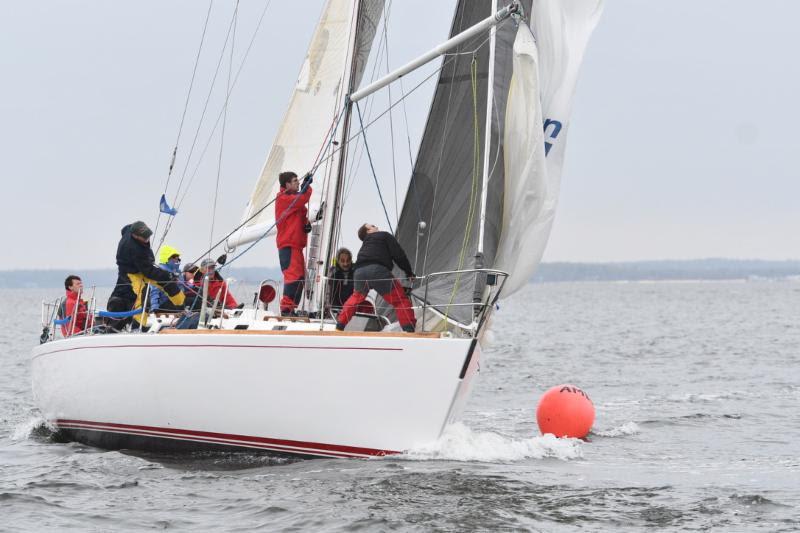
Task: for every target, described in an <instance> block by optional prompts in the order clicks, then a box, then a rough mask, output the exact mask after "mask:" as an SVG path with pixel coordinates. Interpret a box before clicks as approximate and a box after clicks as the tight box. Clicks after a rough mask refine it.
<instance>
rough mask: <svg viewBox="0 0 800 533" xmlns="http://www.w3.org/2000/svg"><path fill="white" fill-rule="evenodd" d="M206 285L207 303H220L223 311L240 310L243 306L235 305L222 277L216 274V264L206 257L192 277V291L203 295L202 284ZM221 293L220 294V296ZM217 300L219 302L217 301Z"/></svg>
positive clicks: (234, 300)
mask: <svg viewBox="0 0 800 533" xmlns="http://www.w3.org/2000/svg"><path fill="white" fill-rule="evenodd" d="M206 282H207V283H208V302H209V303H214V301H220V300H221V301H222V302H223V305H224V308H225V309H241V308H242V307H244V304H238V303H236V298H234V297H233V295H232V294H231V292H230V291H229V290H228V284H227V283H225V280H224V279H223V277H222V275H221V274H220V273H219V272H217V262H216V261H214V260H213V259H211V258H210V257H206V258H205V259H203V261H202V262H201V263H200V268H199V269H198V270H197V273H196V274H195V275H194V290H195V291H197V293H198V294H200V295H202V294H203V283H206ZM220 293H221V294H220ZM217 298H219V300H217Z"/></svg>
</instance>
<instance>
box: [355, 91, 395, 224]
mask: <svg viewBox="0 0 800 533" xmlns="http://www.w3.org/2000/svg"><path fill="white" fill-rule="evenodd" d="M356 111H357V112H358V123H359V124H360V125H361V134H362V135H363V137H364V149H365V150H366V152H367V160H368V161H369V168H370V169H371V170H372V178H373V179H374V180H375V187H376V188H377V189H378V198H380V200H381V207H383V214H384V215H386V223H387V224H389V229H390V230H391V232H392V234H394V228H392V221H391V219H390V218H389V213H388V211H386V203H385V202H384V201H383V194H382V193H381V186H380V184H379V183H378V175H377V174H376V173H375V165H374V164H373V162H372V154H371V153H370V151H369V145H368V144H367V134H366V132H365V130H364V120H363V119H362V118H361V107H360V106H359V105H358V102H356Z"/></svg>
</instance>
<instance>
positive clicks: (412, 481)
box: [0, 282, 800, 531]
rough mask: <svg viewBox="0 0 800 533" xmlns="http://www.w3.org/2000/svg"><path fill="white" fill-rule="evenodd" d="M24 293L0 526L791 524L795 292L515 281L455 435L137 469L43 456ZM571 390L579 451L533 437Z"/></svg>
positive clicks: (9, 379) (113, 457)
mask: <svg viewBox="0 0 800 533" xmlns="http://www.w3.org/2000/svg"><path fill="white" fill-rule="evenodd" d="M44 295H45V291H40V290H4V291H0V301H2V302H3V304H2V306H3V307H2V309H1V310H0V317H2V323H3V325H4V327H3V329H2V331H0V361H2V372H0V510H2V513H1V514H0V516H2V520H0V529H4V530H36V531H39V530H62V529H66V528H75V529H80V530H84V531H105V530H110V529H125V530H136V529H167V528H169V529H174V528H177V529H198V530H228V531H241V530H251V529H254V528H263V529H265V530H326V531H341V530H348V531H349V530H355V529H361V530H420V531H422V530H432V529H436V530H442V531H463V530H495V529H521V530H537V531H568V530H573V529H577V528H581V529H584V530H597V531H616V530H633V531H639V530H644V529H646V528H647V529H650V528H656V529H664V530H717V531H797V530H800V507H799V506H800V368H798V363H799V362H800V283H796V282H795V283H791V282H774V283H769V282H758V283H653V284H640V283H637V284H613V283H580V284H542V285H532V286H529V287H527V288H526V289H524V290H523V291H521V292H520V293H519V294H517V295H515V296H514V297H512V298H511V299H510V300H509V301H508V302H506V303H505V304H504V305H503V306H502V307H501V309H500V311H499V312H498V313H497V315H496V317H495V321H494V325H493V338H494V340H493V344H492V346H491V348H490V349H489V350H488V351H487V352H486V354H485V357H484V360H483V364H482V374H481V376H480V380H479V382H478V385H477V387H476V390H475V394H474V395H473V397H472V399H471V401H470V403H469V405H468V408H467V412H466V414H465V420H464V422H463V424H459V425H457V426H454V427H452V428H450V429H449V430H448V432H447V434H446V435H445V436H444V437H443V438H442V439H441V440H440V441H439V442H437V443H432V444H431V445H430V446H427V447H424V448H421V449H418V450H414V451H412V452H411V453H409V454H408V455H407V456H403V457H391V458H383V459H375V460H344V459H343V460H333V459H330V460H329V459H316V460H305V461H296V462H289V461H279V460H274V459H269V458H267V457H258V456H250V455H208V454H207V455H196V456H191V457H185V456H184V457H175V456H172V457H170V456H152V455H151V456H143V455H133V454H126V453H120V452H105V451H102V450H97V449H93V448H87V447H85V446H81V445H77V444H61V443H56V442H53V441H52V440H51V438H50V436H49V432H48V431H47V430H46V428H44V427H42V424H41V420H40V418H39V417H38V414H37V412H36V410H35V409H34V407H33V405H32V402H31V394H30V383H29V382H30V375H29V350H30V347H31V346H32V345H33V344H34V343H36V342H37V338H38V333H39V332H38V331H37V327H38V321H39V307H38V303H39V301H40V300H41V299H42V297H43V296H44ZM566 382H571V383H575V384H576V385H579V386H581V387H582V388H584V389H585V390H586V391H587V392H588V393H589V394H590V395H591V397H592V399H593V400H594V402H595V406H596V408H597V419H596V422H595V427H594V430H593V432H592V434H591V435H590V439H589V441H588V442H583V441H577V440H557V439H554V438H550V437H541V436H538V431H537V428H536V423H535V415H534V412H535V408H536V402H537V400H538V398H539V396H540V395H541V394H542V392H544V391H545V390H546V389H548V388H549V387H551V386H553V385H556V384H560V383H566Z"/></svg>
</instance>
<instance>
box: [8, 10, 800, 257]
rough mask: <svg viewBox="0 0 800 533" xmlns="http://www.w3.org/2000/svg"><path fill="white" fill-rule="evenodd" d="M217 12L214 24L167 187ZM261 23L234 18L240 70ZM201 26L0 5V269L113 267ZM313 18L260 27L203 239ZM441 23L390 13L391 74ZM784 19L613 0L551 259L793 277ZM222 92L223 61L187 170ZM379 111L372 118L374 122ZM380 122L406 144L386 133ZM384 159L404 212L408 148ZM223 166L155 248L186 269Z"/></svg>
mask: <svg viewBox="0 0 800 533" xmlns="http://www.w3.org/2000/svg"><path fill="white" fill-rule="evenodd" d="M233 5H234V4H233V2H232V1H230V2H228V1H224V2H223V1H218V2H215V3H214V6H213V9H212V15H211V23H210V28H209V33H208V36H207V41H206V44H205V48H204V51H203V55H202V56H201V61H200V67H199V69H198V74H197V79H196V82H195V85H194V89H193V95H192V100H191V101H190V105H189V110H188V113H187V118H186V123H185V126H184V129H183V133H182V140H181V145H180V148H179V150H180V151H179V158H178V163H177V165H176V171H175V172H176V174H175V175H176V177H177V179H179V178H180V175H181V174H182V172H183V168H184V167H185V166H186V161H185V156H186V155H187V153H188V150H189V147H190V145H191V140H192V138H193V137H194V134H195V131H196V130H197V128H198V121H199V118H200V115H201V111H202V107H203V103H204V101H205V98H206V94H207V93H208V91H209V87H210V83H211V79H212V76H213V72H214V68H215V66H216V62H217V59H218V57H219V54H220V50H221V48H222V42H223V39H224V35H225V31H226V30H227V27H228V22H229V20H230V16H231V13H232V9H233ZM264 5H265V2H263V1H261V0H259V1H256V0H242V2H241V5H240V17H239V21H238V25H237V35H236V41H235V45H234V65H235V66H236V67H238V65H239V63H240V62H241V60H242V57H243V52H244V49H245V48H246V46H247V43H248V42H249V40H250V36H251V35H252V33H253V30H254V29H255V25H256V21H257V19H258V16H259V15H260V13H261V11H262V9H263V7H264ZM207 6H208V4H207V3H206V2H204V1H200V0H185V1H158V2H155V1H139V2H125V3H123V2H101V1H93V2H89V1H86V2H77V1H75V2H19V1H16V0H15V1H13V2H12V1H6V0H0V73H1V74H0V76H2V83H0V165H2V166H0V172H2V184H3V191H2V209H0V224H1V225H2V228H4V230H5V231H4V244H5V246H6V251H5V252H4V253H3V254H2V257H3V263H2V265H0V268H1V269H13V268H65V269H70V270H75V269H80V268H101V267H112V266H113V265H114V254H115V250H116V244H117V240H118V237H119V230H120V228H121V227H122V226H123V225H125V224H126V223H129V222H131V221H133V220H136V219H143V220H145V221H146V222H148V223H149V224H151V225H154V224H155V220H156V216H157V202H158V198H159V196H160V194H161V192H162V190H163V188H164V184H165V179H166V175H167V167H168V164H169V158H170V154H171V151H172V147H173V146H174V144H175V139H176V135H177V133H178V126H179V123H180V118H181V113H182V111H183V106H184V100H185V97H186V91H187V88H188V84H189V79H190V76H191V72H192V67H193V65H194V58H195V53H196V50H197V45H198V43H199V38H200V33H201V30H202V25H203V21H204V20H205V16H206V9H207ZM321 8H322V1H321V0H307V1H305V2H295V1H291V2H290V1H289V0H272V3H271V4H270V5H269V7H268V9H267V15H266V18H265V21H264V24H263V26H262V28H261V30H260V32H259V34H258V35H257V37H256V40H255V42H254V45H253V49H252V51H251V53H250V55H249V57H248V58H247V62H246V63H245V65H244V67H243V70H242V74H241V77H240V78H239V80H238V84H237V85H236V88H235V90H234V92H233V95H232V98H231V102H230V107H229V111H228V117H227V122H226V135H225V139H224V150H223V153H222V165H221V172H220V183H221V185H220V188H221V191H220V194H219V197H218V202H217V203H218V207H217V214H216V222H215V233H214V235H215V236H216V237H219V236H221V235H222V232H223V231H227V230H228V229H230V228H232V227H233V226H235V225H236V224H237V223H238V221H239V219H240V217H241V214H242V210H243V209H244V206H245V204H246V202H247V199H248V197H249V194H250V191H251V189H252V187H253V184H254V180H255V178H256V176H257V175H258V174H259V172H260V170H261V167H262V165H263V162H264V159H265V158H266V155H267V152H268V150H269V147H270V145H271V142H272V138H273V135H274V134H275V131H276V128H277V126H278V123H279V121H280V118H281V116H282V114H283V112H284V110H285V107H286V103H287V100H288V97H289V95H290V92H291V89H292V86H293V84H294V82H295V79H296V76H297V73H298V71H299V68H300V65H301V62H302V59H303V57H304V55H305V52H306V47H307V45H308V42H309V40H310V37H311V33H312V31H313V28H314V26H315V24H316V22H317V19H318V17H319V14H320V11H321ZM452 10H453V2H452V1H444V0H441V1H437V2H430V1H425V0H413V1H412V0H402V1H400V0H398V1H396V2H394V5H393V7H392V10H391V24H390V30H389V56H390V63H391V64H392V66H399V65H400V64H402V63H405V62H406V61H407V60H408V59H411V58H412V57H414V56H415V55H417V54H419V53H422V52H424V51H426V50H427V49H428V48H430V47H432V46H433V45H435V44H437V43H438V42H439V41H441V40H444V39H445V38H446V36H447V31H448V29H449V25H450V19H451V17H452ZM797 20H800V2H794V1H792V0H762V1H761V2H758V3H754V2H751V1H744V0H716V1H711V0H704V1H702V2H699V1H697V0H673V1H670V2H645V1H641V0H609V1H608V2H607V3H606V9H605V13H604V15H603V18H602V19H601V22H600V25H599V27H598V28H597V30H596V31H595V34H594V36H593V38H592V40H591V41H590V43H589V48H588V51H587V54H586V58H585V61H584V65H583V70H582V73H581V77H580V80H579V83H578V89H577V94H576V98H575V102H574V110H573V116H572V126H571V130H570V138H569V142H568V146H567V152H566V164H565V170H564V175H563V180H562V189H561V198H560V206H559V209H558V214H557V217H556V222H555V226H554V229H553V233H552V236H551V239H550V243H549V246H548V249H547V252H546V253H545V260H547V261H623V260H635V259H664V258H678V259H679V258H701V257H732V258H764V259H788V258H793V259H797V258H800V235H799V234H800V170H798V169H800V165H799V164H798V152H799V151H800V150H798V149H799V148H800V142H799V141H800V130H799V129H798V126H797V125H798V124H800V104H798V95H800V63H799V62H798V61H797V58H796V55H797V51H798V50H800V32H798V31H797V30H796V21H797ZM432 68H433V67H432V66H429V67H428V68H427V70H424V71H423V72H422V73H421V74H422V75H424V74H426V73H429V72H431V69H432ZM226 77H227V64H226V63H223V67H222V70H221V73H220V78H219V79H218V85H217V87H216V89H215V91H214V92H213V93H212V97H211V101H210V104H209V108H208V112H207V114H208V116H207V118H206V121H205V122H204V125H203V126H202V127H201V128H200V133H199V135H198V144H199V147H198V149H196V151H197V152H199V150H200V149H201V148H202V146H203V145H205V143H206V141H207V140H208V138H209V133H210V127H209V126H210V125H211V124H213V121H214V119H216V117H217V115H218V114H219V112H220V109H221V101H222V100H221V95H222V90H223V88H224V83H225V81H226ZM417 79H418V78H417ZM412 82H413V79H412V78H409V79H408V80H406V82H405V83H406V89H407V88H408V87H409V86H410V85H411V83H412ZM397 90H399V89H397ZM396 95H397V93H395V96H396ZM430 95H431V92H430V84H428V85H427V86H426V88H425V90H420V91H417V92H416V93H414V94H413V95H412V96H410V97H409V99H408V105H407V111H408V115H409V126H408V132H409V135H410V136H411V141H412V145H413V151H414V152H416V145H417V143H418V142H419V135H420V132H421V128H422V124H423V123H424V118H425V117H424V113H425V111H427V108H428V106H429V102H430ZM384 97H385V96H384ZM385 106H386V102H385V101H383V102H380V101H377V102H375V104H374V112H377V111H378V110H380V109H382V108H384V107H385ZM398 111H399V108H398ZM209 117H210V120H209ZM393 118H394V122H395V126H396V130H395V132H396V134H399V136H400V137H403V138H404V137H405V134H406V126H405V121H404V119H403V117H402V115H401V114H395V115H394V117H393ZM384 126H385V125H384ZM380 127H381V125H380V124H376V126H375V131H374V137H375V140H374V141H373V139H372V138H370V143H371V147H373V146H374V150H375V152H376V156H377V157H376V159H378V160H379V161H378V167H379V168H378V171H379V174H380V175H381V177H382V180H383V184H384V186H385V187H386V189H387V190H391V189H392V188H393V184H392V179H391V174H392V171H391V168H392V167H391V157H390V156H389V151H390V148H391V145H390V144H389V141H388V135H387V134H386V131H387V130H385V129H384V134H381V133H380ZM396 136H397V135H396ZM395 141H396V153H397V154H398V157H397V158H396V159H397V172H398V179H399V180H400V181H401V184H400V186H399V189H400V190H399V195H400V199H399V200H398V202H399V204H400V206H402V196H403V192H404V185H403V184H404V183H406V182H407V179H408V147H407V146H406V144H404V143H405V140H404V139H403V140H402V142H401V140H400V139H398V138H396V139H395ZM196 155H197V154H195V157H196ZM218 160H219V137H218V135H217V136H215V137H213V138H212V140H211V143H210V144H209V149H208V152H207V153H206V156H205V158H204V159H203V160H202V163H201V165H200V167H199V170H198V172H197V175H196V177H195V179H194V181H193V182H192V188H191V192H190V193H189V195H188V196H187V198H186V201H185V204H183V205H182V209H181V212H180V214H179V215H178V219H177V220H176V223H175V226H174V230H173V232H172V233H171V235H170V238H169V240H168V242H170V243H171V244H173V245H174V246H177V247H178V248H179V249H181V250H182V251H183V254H184V257H185V258H191V257H192V256H194V255H197V254H199V253H202V251H203V250H204V249H205V248H206V247H207V245H208V242H209V234H210V226H211V211H212V204H213V190H214V182H215V180H216V175H217V163H218ZM404 164H405V166H403V165H404ZM194 165H195V163H194V162H192V163H191V164H190V165H189V167H188V168H189V170H188V171H187V173H186V179H189V178H190V177H191V175H192V174H193V169H194ZM297 170H298V171H299V172H302V171H304V170H305V169H297ZM367 170H368V169H367V168H366V162H364V163H363V164H362V165H361V166H360V170H359V172H358V173H357V174H358V178H357V180H356V182H355V186H354V190H353V192H352V193H351V195H350V197H349V198H348V202H349V203H348V205H349V206H350V207H349V208H350V209H351V214H352V212H353V211H356V212H357V215H353V216H355V218H357V219H359V220H362V219H363V220H374V221H376V222H377V223H379V224H380V223H381V222H382V220H383V216H382V211H381V210H380V208H379V207H377V201H376V196H375V190H374V185H373V184H372V183H371V181H369V180H371V177H370V176H371V175H370V174H369V173H368V172H367ZM390 196H391V198H390V200H389V204H390V214H391V215H392V216H394V207H393V206H394V198H393V193H392V194H391V195H390ZM349 244H352V245H354V247H355V242H352V243H349ZM273 248H274V240H273V239H268V240H267V241H265V242H263V243H262V244H261V245H259V247H257V248H255V249H254V250H253V251H252V252H251V253H250V254H249V255H248V256H247V257H246V258H243V259H242V261H241V262H240V263H239V264H241V265H270V264H275V263H276V262H277V261H276V254H275V253H274V250H273Z"/></svg>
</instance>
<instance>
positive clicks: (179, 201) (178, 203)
mask: <svg viewBox="0 0 800 533" xmlns="http://www.w3.org/2000/svg"><path fill="white" fill-rule="evenodd" d="M271 4H272V0H267V2H266V3H265V4H264V9H263V10H262V11H261V16H260V17H259V19H258V23H257V24H256V28H255V30H254V31H253V35H252V36H251V37H250V42H249V43H248V45H247V49H246V50H245V52H244V55H243V56H242V62H241V63H240V64H239V68H238V69H237V71H236V76H234V79H233V83H232V84H231V89H230V93H232V92H233V89H234V87H236V82H237V81H238V80H239V75H240V74H241V72H242V69H243V68H244V65H245V63H246V61H247V57H248V56H249V55H250V50H251V49H252V48H253V43H254V42H255V40H256V36H257V35H258V32H259V30H260V29H261V24H262V23H263V21H264V17H265V15H266V14H267V10H268V9H269V6H270V5H271ZM226 43H227V38H226ZM224 51H225V48H224V47H223V50H222V52H221V53H224ZM217 69H219V64H218V65H217ZM214 78H215V79H216V72H215V74H214ZM212 88H213V83H212ZM209 97H210V93H209ZM229 97H230V94H228V95H227V96H226V98H229ZM207 106H208V100H206V104H205V106H204V108H203V115H205V109H206V107H207ZM221 118H222V110H221V111H220V112H219V114H218V115H217V120H216V122H214V127H213V128H212V129H211V133H210V134H209V136H208V140H207V142H206V144H205V146H204V147H203V151H202V153H201V154H200V158H199V160H198V162H197V165H196V166H195V169H194V172H193V173H192V175H191V177H190V179H189V182H188V183H187V185H186V189H184V192H183V195H181V197H180V199H178V195H179V194H180V188H181V187H180V185H179V187H178V190H177V191H176V192H175V198H176V201H175V202H174V203H173V206H174V207H175V208H176V209H177V208H180V207H181V206H182V205H183V200H184V199H185V198H186V195H187V194H188V192H189V191H190V190H191V186H192V182H193V181H194V178H195V176H196V175H197V171H198V169H199V168H200V163H201V162H202V160H203V157H204V156H205V154H206V151H207V150H208V147H209V145H210V144H211V140H212V139H213V136H214V133H215V132H216V130H217V126H218V125H219V122H220V119H221ZM200 123H201V124H202V117H201V120H200ZM199 132H200V124H198V129H197V132H196V133H195V138H194V141H193V142H192V150H191V152H190V154H189V157H187V159H186V167H185V168H184V170H183V175H182V176H181V184H182V182H183V178H184V176H185V174H186V169H187V168H188V166H189V160H190V159H191V153H192V152H193V151H194V144H195V143H196V142H197V137H198V134H199ZM173 220H174V218H171V219H169V220H168V221H167V227H166V228H165V229H164V235H163V236H162V237H161V244H163V242H164V239H166V236H167V233H168V232H169V230H170V229H171V228H172V222H173ZM159 246H160V244H159Z"/></svg>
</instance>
